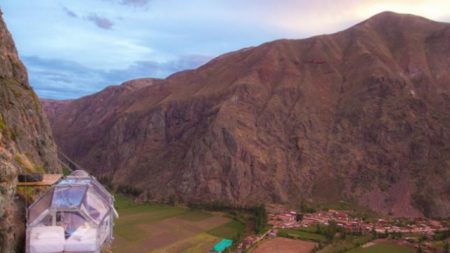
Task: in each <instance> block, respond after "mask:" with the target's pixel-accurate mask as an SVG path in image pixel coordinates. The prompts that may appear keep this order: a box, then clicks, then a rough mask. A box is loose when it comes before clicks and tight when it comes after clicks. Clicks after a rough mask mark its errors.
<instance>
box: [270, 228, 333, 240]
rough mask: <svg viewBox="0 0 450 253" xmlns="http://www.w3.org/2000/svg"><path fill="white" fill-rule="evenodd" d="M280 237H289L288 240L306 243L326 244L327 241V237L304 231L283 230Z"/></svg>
mask: <svg viewBox="0 0 450 253" xmlns="http://www.w3.org/2000/svg"><path fill="white" fill-rule="evenodd" d="M278 235H279V236H282V237H288V238H293V239H299V240H306V241H315V242H325V241H326V238H325V236H323V235H321V234H317V233H314V232H309V231H304V230H300V229H282V230H280V232H279V234H278Z"/></svg>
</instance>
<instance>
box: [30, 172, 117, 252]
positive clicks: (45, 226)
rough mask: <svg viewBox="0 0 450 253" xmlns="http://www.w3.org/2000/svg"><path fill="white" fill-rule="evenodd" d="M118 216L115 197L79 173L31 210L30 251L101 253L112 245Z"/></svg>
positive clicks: (39, 200)
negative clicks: (114, 224)
mask: <svg viewBox="0 0 450 253" xmlns="http://www.w3.org/2000/svg"><path fill="white" fill-rule="evenodd" d="M116 217H118V214H117V212H116V210H115V209H114V198H113V196H112V195H111V194H110V193H109V192H108V191H107V190H106V189H105V188H104V187H103V186H102V185H101V184H100V183H99V182H98V181H97V180H96V179H95V178H94V177H92V176H89V174H87V173H86V172H85V171H81V170H77V171H75V172H73V173H72V174H71V175H70V176H67V177H66V178H64V179H63V180H61V181H60V182H59V183H58V184H56V185H55V186H53V187H52V188H51V189H50V190H49V191H48V192H46V193H45V194H44V195H43V196H42V197H41V198H39V199H38V200H37V201H36V202H35V203H33V204H32V205H31V206H30V207H29V209H28V214H27V244H26V252H28V253H54V252H77V253H79V252H83V253H84V252H86V253H88V252H89V253H90V252H100V250H101V249H102V247H103V246H104V245H106V244H110V243H111V242H112V239H113V219H114V218H116Z"/></svg>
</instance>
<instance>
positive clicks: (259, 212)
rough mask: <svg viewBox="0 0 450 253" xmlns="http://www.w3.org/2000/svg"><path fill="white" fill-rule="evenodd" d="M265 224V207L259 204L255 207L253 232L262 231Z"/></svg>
mask: <svg viewBox="0 0 450 253" xmlns="http://www.w3.org/2000/svg"><path fill="white" fill-rule="evenodd" d="M266 225H267V213H266V207H265V206H264V205H260V206H258V207H256V208H255V232H256V233H257V234H260V233H262V232H264V229H265V227H266Z"/></svg>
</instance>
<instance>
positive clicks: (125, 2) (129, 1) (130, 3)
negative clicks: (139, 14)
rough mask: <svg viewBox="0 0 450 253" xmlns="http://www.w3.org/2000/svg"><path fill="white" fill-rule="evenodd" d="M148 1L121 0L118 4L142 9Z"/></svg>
mask: <svg viewBox="0 0 450 253" xmlns="http://www.w3.org/2000/svg"><path fill="white" fill-rule="evenodd" d="M149 2H150V0H121V1H120V3H121V4H123V5H128V6H133V7H144V6H147V5H148V3H149Z"/></svg>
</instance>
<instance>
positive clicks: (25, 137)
mask: <svg viewBox="0 0 450 253" xmlns="http://www.w3.org/2000/svg"><path fill="white" fill-rule="evenodd" d="M0 13H1V11H0ZM58 170H59V164H58V161H57V154H56V146H55V143H54V141H53V137H52V134H51V129H50V126H49V124H48V121H47V118H46V117H45V115H44V114H43V111H42V109H41V104H40V102H39V99H38V98H37V96H36V94H35V93H34V92H33V90H32V88H31V87H30V85H29V84H28V77H27V72H26V69H25V67H24V65H23V64H22V63H21V62H20V60H19V57H18V55H17V51H16V48H15V45H14V42H13V40H12V38H11V35H10V33H9V32H8V30H7V28H6V25H5V23H4V22H3V19H2V18H1V14H0V253H10V252H21V251H20V250H18V247H21V246H20V244H19V243H20V241H21V240H23V236H24V232H23V229H24V225H25V222H24V218H25V217H24V211H25V209H24V208H25V206H24V205H23V203H19V202H18V201H17V198H15V193H16V184H17V174H18V173H20V172H44V171H51V172H57V171H58Z"/></svg>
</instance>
